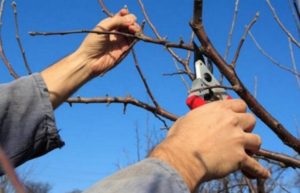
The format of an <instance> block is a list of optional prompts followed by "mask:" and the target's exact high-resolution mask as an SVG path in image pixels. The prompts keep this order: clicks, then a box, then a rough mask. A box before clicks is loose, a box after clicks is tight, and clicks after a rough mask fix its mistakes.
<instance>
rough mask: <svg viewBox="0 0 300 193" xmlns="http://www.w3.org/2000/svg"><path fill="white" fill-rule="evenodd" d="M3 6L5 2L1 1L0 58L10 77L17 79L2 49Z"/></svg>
mask: <svg viewBox="0 0 300 193" xmlns="http://www.w3.org/2000/svg"><path fill="white" fill-rule="evenodd" d="M4 5H5V0H2V1H1V4H0V57H1V59H2V60H3V62H4V65H5V66H6V68H7V69H8V71H9V73H10V75H11V76H12V77H13V78H15V79H17V78H19V76H18V74H17V73H16V71H15V70H14V69H13V67H12V65H11V64H10V62H9V61H8V59H7V57H6V55H5V52H4V49H3V42H2V35H1V34H2V15H3V10H4Z"/></svg>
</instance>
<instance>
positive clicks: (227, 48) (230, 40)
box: [224, 0, 240, 61]
mask: <svg viewBox="0 0 300 193" xmlns="http://www.w3.org/2000/svg"><path fill="white" fill-rule="evenodd" d="M239 3H240V0H235V6H234V13H233V19H232V22H231V27H230V31H229V33H228V38H227V44H226V50H225V55H224V60H225V61H226V60H227V58H228V55H229V51H230V48H231V42H232V35H233V31H234V28H235V25H236V19H237V16H238V8H239Z"/></svg>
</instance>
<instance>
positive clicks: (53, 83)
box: [41, 52, 93, 109]
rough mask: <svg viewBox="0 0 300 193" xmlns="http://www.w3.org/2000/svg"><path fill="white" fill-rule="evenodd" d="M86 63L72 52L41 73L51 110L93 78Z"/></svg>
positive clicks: (77, 54)
mask: <svg viewBox="0 0 300 193" xmlns="http://www.w3.org/2000/svg"><path fill="white" fill-rule="evenodd" d="M89 67H90V66H89V65H88V61H87V60H86V59H84V57H82V56H80V54H79V53H78V52H74V53H72V54H70V55H68V56H67V57H65V58H63V59H62V60H60V61H59V62H57V63H55V64H54V65H52V66H50V67H49V68H47V69H45V70H44V71H42V72H41V76H42V77H43V79H44V81H45V83H46V85H47V88H48V90H49V96H50V101H51V103H52V106H53V108H54V109H55V108H57V107H58V106H59V105H60V104H61V103H62V102H64V101H65V100H66V99H67V98H68V97H69V96H70V95H71V94H73V93H74V92H75V91H76V90H77V89H78V88H79V87H80V86H82V85H83V84H84V83H86V82H88V81H89V80H90V79H91V78H92V77H93V76H92V71H91V69H90V68H89Z"/></svg>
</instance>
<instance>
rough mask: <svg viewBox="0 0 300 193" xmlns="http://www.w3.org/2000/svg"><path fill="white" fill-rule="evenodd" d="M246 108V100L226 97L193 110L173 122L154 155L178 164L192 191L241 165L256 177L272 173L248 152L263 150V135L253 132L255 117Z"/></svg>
mask: <svg viewBox="0 0 300 193" xmlns="http://www.w3.org/2000/svg"><path fill="white" fill-rule="evenodd" d="M246 108H247V106H246V104H245V103H244V102H243V101H242V100H226V101H218V102H213V103H210V104H207V105H205V106H203V107H201V108H196V109H195V110H193V111H190V112H189V113H188V114H187V115H186V116H184V117H182V118H180V119H179V120H178V121H177V122H176V123H175V124H174V125H173V127H172V128H171V129H170V131H169V133H168V135H167V137H166V139H165V140H164V141H163V142H162V143H161V144H159V145H158V146H157V147H156V148H155V149H154V151H153V152H152V153H151V154H150V157H153V158H157V159H160V160H162V161H165V162H167V163H168V164H170V165H171V166H172V167H174V168H175V169H176V170H177V171H178V172H179V174H181V176H182V177H183V179H184V180H185V182H186V183H187V185H188V186H189V188H190V190H191V191H193V190H194V189H195V188H196V187H197V185H198V184H199V183H201V182H204V181H208V180H211V179H216V178H221V177H224V176H226V175H228V174H229V173H231V172H234V171H236V170H238V169H241V170H242V171H244V172H245V173H247V174H249V175H251V176H253V177H260V178H267V177H269V176H270V173H269V172H268V171H267V170H266V169H265V168H263V167H262V166H261V165H260V164H259V163H258V162H257V161H256V160H255V159H254V158H252V157H251V156H249V154H247V152H256V151H258V150H259V148H260V145H261V139H260V137H259V136H257V135H255V134H251V133H250V132H251V131H252V130H253V128H254V125H255V118H254V117H253V115H251V114H248V113H246ZM246 151H247V152H246Z"/></svg>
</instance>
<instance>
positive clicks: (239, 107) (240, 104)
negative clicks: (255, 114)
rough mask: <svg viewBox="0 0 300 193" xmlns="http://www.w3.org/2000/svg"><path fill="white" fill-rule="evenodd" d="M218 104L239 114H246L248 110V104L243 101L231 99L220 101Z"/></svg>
mask: <svg viewBox="0 0 300 193" xmlns="http://www.w3.org/2000/svg"><path fill="white" fill-rule="evenodd" d="M218 103H219V104H220V105H221V106H223V107H225V108H228V109H231V110H233V111H234V112H237V113H244V112H246V110H247V104H246V103H245V102H244V101H243V100H241V99H230V100H222V101H218Z"/></svg>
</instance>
